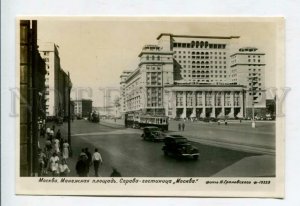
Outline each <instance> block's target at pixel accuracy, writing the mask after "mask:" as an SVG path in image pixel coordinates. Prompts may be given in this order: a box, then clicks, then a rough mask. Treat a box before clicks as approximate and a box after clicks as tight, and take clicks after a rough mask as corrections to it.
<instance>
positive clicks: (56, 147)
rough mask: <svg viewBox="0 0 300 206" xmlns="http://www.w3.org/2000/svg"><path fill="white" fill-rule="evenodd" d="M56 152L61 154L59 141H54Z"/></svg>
mask: <svg viewBox="0 0 300 206" xmlns="http://www.w3.org/2000/svg"><path fill="white" fill-rule="evenodd" d="M54 152H56V153H57V154H59V152H60V150H59V139H56V138H55V139H54Z"/></svg>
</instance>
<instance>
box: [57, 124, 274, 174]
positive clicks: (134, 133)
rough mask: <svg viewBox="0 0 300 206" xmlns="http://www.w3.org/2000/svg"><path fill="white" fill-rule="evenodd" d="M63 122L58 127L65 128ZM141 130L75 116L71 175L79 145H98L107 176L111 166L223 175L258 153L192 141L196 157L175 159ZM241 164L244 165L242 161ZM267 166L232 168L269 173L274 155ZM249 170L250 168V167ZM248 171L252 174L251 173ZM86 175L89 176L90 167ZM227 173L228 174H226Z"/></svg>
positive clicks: (127, 169)
mask: <svg viewBox="0 0 300 206" xmlns="http://www.w3.org/2000/svg"><path fill="white" fill-rule="evenodd" d="M66 126H67V125H66V124H65V125H63V126H62V127H61V129H62V130H63V132H64V133H65V131H66ZM140 136H141V130H135V129H125V128H123V127H122V126H120V125H109V124H107V125H102V124H96V123H90V122H88V121H86V120H76V121H74V122H73V124H72V148H73V158H72V159H70V160H69V166H70V168H71V170H72V172H71V176H76V173H75V171H74V167H75V163H76V159H77V157H78V155H79V153H80V150H81V148H85V147H88V148H89V150H90V151H93V150H94V148H98V149H99V150H100V152H101V154H102V156H103V159H104V164H103V165H102V167H101V171H100V174H101V175H102V176H110V174H111V172H112V167H115V168H117V170H118V171H119V172H120V173H121V174H122V176H124V177H130V176H132V177H133V176H134V177H179V176H180V177H192V176H197V177H207V176H214V175H215V176H223V174H225V173H223V172H222V171H225V172H226V174H228V173H230V172H228V168H229V167H230V166H231V165H236V164H238V163H240V162H241V161H243V160H245V159H247V158H250V157H252V159H253V158H254V162H255V161H256V159H257V158H258V157H260V156H261V155H257V154H254V153H247V152H241V151H235V150H230V149H224V148H220V147H215V146H209V145H205V144H199V143H194V144H195V146H197V147H198V148H199V150H200V158H199V160H198V161H194V160H177V159H174V158H172V157H165V156H164V155H163V152H162V150H161V148H162V144H163V143H153V142H146V141H143V140H142V139H141V137H140ZM243 165H247V163H244V164H243ZM265 165H267V167H266V168H265V169H264V168H263V169H262V171H261V172H260V173H259V174H257V173H255V170H256V168H252V170H253V173H251V172H250V173H249V168H248V169H247V171H248V173H242V171H243V168H241V173H239V169H235V173H234V174H235V176H236V175H238V176H244V175H245V174H246V175H247V176H249V174H250V176H259V175H261V176H272V175H274V171H275V159H274V157H273V158H272V157H271V159H270V160H268V162H267V163H265ZM250 170H251V168H250ZM251 174H252V175H251ZM90 176H93V170H92V168H91V171H90ZM226 176H229V175H226Z"/></svg>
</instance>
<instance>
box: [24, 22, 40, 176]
mask: <svg viewBox="0 0 300 206" xmlns="http://www.w3.org/2000/svg"><path fill="white" fill-rule="evenodd" d="M19 48H20V67H19V68H20V95H21V99H20V157H19V158H20V173H19V175H20V176H23V177H24V176H35V175H37V173H38V167H39V166H38V159H37V157H38V136H39V122H43V121H41V120H44V118H45V115H44V109H45V108H44V103H45V99H44V98H45V96H44V95H43V91H44V89H45V74H46V69H45V62H44V60H43V59H42V58H41V56H40V54H39V52H38V46H37V21H30V20H21V21H20V47H19Z"/></svg>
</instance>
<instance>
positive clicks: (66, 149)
mask: <svg viewBox="0 0 300 206" xmlns="http://www.w3.org/2000/svg"><path fill="white" fill-rule="evenodd" d="M69 147H70V145H69V143H68V142H67V140H65V141H64V144H63V151H62V156H63V158H64V159H66V160H67V159H68V158H69Z"/></svg>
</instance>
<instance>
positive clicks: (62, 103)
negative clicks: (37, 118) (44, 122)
mask: <svg viewBox="0 0 300 206" xmlns="http://www.w3.org/2000/svg"><path fill="white" fill-rule="evenodd" d="M39 51H40V54H41V56H42V58H43V59H44V60H45V62H46V70H47V73H46V91H45V95H46V115H47V116H49V117H57V116H59V117H66V116H68V105H69V104H68V101H69V87H71V86H72V83H71V79H70V77H69V75H68V74H67V73H66V72H65V71H64V70H63V69H62V68H61V65H60V57H59V52H58V46H57V45H56V44H54V43H51V42H47V43H39Z"/></svg>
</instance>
